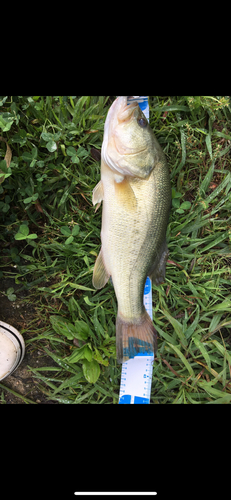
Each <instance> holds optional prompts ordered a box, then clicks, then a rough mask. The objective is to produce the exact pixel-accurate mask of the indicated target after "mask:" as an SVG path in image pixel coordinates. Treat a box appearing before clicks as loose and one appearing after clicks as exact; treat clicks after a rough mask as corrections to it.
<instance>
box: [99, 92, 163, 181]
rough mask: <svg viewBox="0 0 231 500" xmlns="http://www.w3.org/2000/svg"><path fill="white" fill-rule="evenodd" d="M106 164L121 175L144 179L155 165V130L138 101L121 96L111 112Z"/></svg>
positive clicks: (106, 132)
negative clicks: (129, 100) (129, 101)
mask: <svg viewBox="0 0 231 500" xmlns="http://www.w3.org/2000/svg"><path fill="white" fill-rule="evenodd" d="M101 155H102V159H103V161H104V162H105V163H106V164H107V165H108V166H109V167H110V168H111V169H112V170H113V171H116V172H119V173H120V174H122V175H130V176H134V177H138V178H141V179H145V178H146V177H148V176H149V174H150V172H151V171H152V169H153V168H154V165H155V162H156V156H157V151H156V141H155V137H154V134H153V131H152V129H151V127H150V125H149V123H148V121H147V119H146V118H145V116H144V114H143V112H142V111H141V109H140V106H139V104H138V102H136V101H134V102H132V103H131V104H129V105H128V103H127V96H119V97H117V99H116V100H115V101H114V102H113V104H112V106H111V107H110V109H109V111H108V115H107V118H106V121H105V126H104V138H103V145H102V150H101Z"/></svg>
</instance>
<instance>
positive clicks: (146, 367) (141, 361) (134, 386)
mask: <svg viewBox="0 0 231 500" xmlns="http://www.w3.org/2000/svg"><path fill="white" fill-rule="evenodd" d="M133 101H136V102H138V103H139V106H140V108H141V109H142V111H143V113H144V115H145V116H146V118H147V120H148V121H149V105H148V96H131V97H129V98H128V103H129V104H130V103H131V102H133ZM143 301H144V306H145V309H146V311H147V313H148V314H149V316H150V318H151V319H153V317H152V282H151V280H150V278H149V277H147V279H146V282H145V287H144V298H143ZM153 363H154V352H153V353H151V354H147V353H146V354H145V353H140V354H138V355H137V356H135V357H134V358H132V359H129V360H128V361H126V362H125V363H123V364H122V372H121V382H120V393H119V404H149V403H150V396H151V386H152V370H153Z"/></svg>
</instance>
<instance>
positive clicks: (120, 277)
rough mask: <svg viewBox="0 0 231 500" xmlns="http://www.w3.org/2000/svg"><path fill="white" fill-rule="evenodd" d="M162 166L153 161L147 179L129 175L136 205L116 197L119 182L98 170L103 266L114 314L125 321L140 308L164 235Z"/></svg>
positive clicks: (165, 188)
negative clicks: (111, 291)
mask: <svg viewBox="0 0 231 500" xmlns="http://www.w3.org/2000/svg"><path fill="white" fill-rule="evenodd" d="M162 170H163V165H162V164H157V165H156V167H155V168H154V170H153V171H152V172H151V174H150V176H149V178H148V179H146V180H139V179H133V178H130V180H129V182H130V186H131V187H132V190H133V192H134V195H135V198H136V202H137V205H136V207H129V206H126V205H124V204H123V203H122V202H120V200H118V197H117V196H116V189H118V188H119V185H116V183H115V182H114V175H113V174H112V175H108V172H106V175H104V172H102V182H103V186H104V201H103V216H102V231H101V240H102V250H103V256H104V262H105V266H106V268H107V270H108V272H109V273H110V274H111V276H112V280H113V285H114V289H115V293H116V297H117V301H118V314H119V316H120V317H122V318H123V319H124V320H125V321H136V320H138V319H139V318H140V317H141V315H142V314H143V312H144V306H143V291H144V283H145V280H146V277H147V275H148V272H149V270H150V268H151V266H152V263H153V261H154V260H155V258H156V256H157V255H158V252H159V250H160V248H161V245H162V243H163V240H164V239H165V233H166V227H167V222H168V213H169V179H168V175H166V178H165V175H163V172H162ZM165 184H166V185H165ZM165 195H166V196H167V199H166V196H165Z"/></svg>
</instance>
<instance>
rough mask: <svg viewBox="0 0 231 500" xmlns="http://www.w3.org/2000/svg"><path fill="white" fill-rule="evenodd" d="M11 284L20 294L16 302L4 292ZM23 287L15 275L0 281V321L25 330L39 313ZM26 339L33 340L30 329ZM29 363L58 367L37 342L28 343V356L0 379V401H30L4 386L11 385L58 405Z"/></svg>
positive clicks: (32, 397)
mask: <svg viewBox="0 0 231 500" xmlns="http://www.w3.org/2000/svg"><path fill="white" fill-rule="evenodd" d="M10 287H13V288H14V293H15V294H16V297H17V299H16V300H15V301H13V302H11V301H10V300H9V299H8V297H7V296H6V295H4V294H3V293H2V292H4V293H6V292H7V290H8V289H9V288H10ZM20 288H21V286H20V285H16V284H15V281H14V279H13V278H6V279H1V280H0V320H1V321H4V322H6V323H8V324H9V325H12V326H13V327H14V328H16V329H17V330H18V331H19V332H20V333H22V331H21V330H22V329H23V330H25V329H26V327H27V325H28V324H29V323H31V321H32V320H33V319H36V317H37V314H36V310H35V308H34V307H33V305H31V304H30V303H29V302H27V301H26V300H25V299H26V297H27V295H28V292H27V291H25V290H20ZM18 290H19V291H18ZM23 338H24V341H25V342H26V341H27V340H28V339H31V335H30V332H29V330H28V332H23ZM28 366H31V367H32V368H40V367H42V366H56V364H55V363H54V361H53V360H52V358H51V357H49V356H47V355H46V354H44V353H43V352H42V351H40V350H39V349H38V348H36V344H29V345H28V347H27V346H26V352H25V356H24V358H23V361H22V363H21V364H20V366H19V367H18V368H17V370H16V371H15V372H14V373H12V375H9V376H8V377H6V378H5V379H3V380H2V381H1V382H0V384H1V387H0V394H1V393H2V391H3V393H4V397H2V398H1V401H0V404H5V403H6V404H27V403H26V402H24V401H23V400H22V399H21V398H20V397H17V396H16V395H14V394H12V393H10V392H9V391H7V389H3V387H2V386H5V387H8V388H10V389H11V390H13V391H14V392H16V393H18V394H20V395H22V396H24V397H26V398H28V399H29V400H31V401H33V402H35V403H37V404H58V403H57V402H55V401H50V400H49V399H48V398H47V397H46V396H45V395H44V394H43V392H41V391H40V389H39V387H38V384H39V381H37V380H36V378H33V377H32V373H31V371H30V370H29V369H28ZM43 374H44V375H47V376H48V375H49V373H48V372H45V371H44V372H43Z"/></svg>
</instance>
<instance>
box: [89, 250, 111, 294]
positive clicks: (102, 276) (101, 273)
mask: <svg viewBox="0 0 231 500" xmlns="http://www.w3.org/2000/svg"><path fill="white" fill-rule="evenodd" d="M109 278H110V274H109V273H108V271H107V270H106V267H105V264H104V260H103V252H102V248H101V250H100V252H99V255H98V257H97V259H96V261H95V267H94V271H93V278H92V283H93V286H94V287H95V288H97V289H99V288H103V287H104V285H106V283H107V282H108V280H109Z"/></svg>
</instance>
